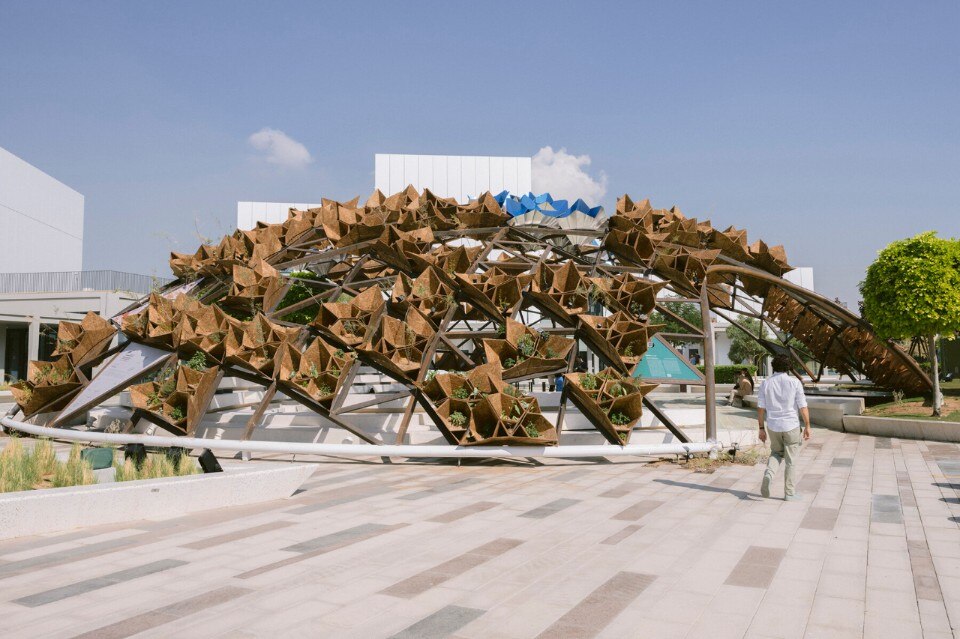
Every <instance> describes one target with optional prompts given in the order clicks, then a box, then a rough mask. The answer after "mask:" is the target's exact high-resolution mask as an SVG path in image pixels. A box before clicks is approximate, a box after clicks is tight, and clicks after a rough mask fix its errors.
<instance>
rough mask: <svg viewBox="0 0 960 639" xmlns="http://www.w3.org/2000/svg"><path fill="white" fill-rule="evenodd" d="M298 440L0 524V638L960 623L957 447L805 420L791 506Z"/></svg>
mask: <svg viewBox="0 0 960 639" xmlns="http://www.w3.org/2000/svg"><path fill="white" fill-rule="evenodd" d="M298 461H303V460H302V459H298ZM315 461H316V465H317V472H316V473H315V474H314V475H313V477H311V479H310V480H309V481H308V482H307V483H306V484H305V485H304V487H303V490H302V491H301V492H299V493H298V494H296V495H295V496H293V497H292V498H290V499H287V500H282V501H277V502H271V503H265V504H258V505H255V506H244V507H239V508H230V509H220V510H213V511H209V512H205V513H201V514H198V515H192V516H189V517H179V518H176V519H170V520H165V521H136V522H129V523H128V524H125V525H111V526H104V527H101V528H97V529H88V530H82V531H71V532H69V533H64V534H60V535H50V536H45V537H36V538H24V539H17V540H12V541H7V542H0V630H2V636H3V637H14V638H17V637H45V638H46V637H91V638H92V637H97V638H105V637H107V638H109V637H116V638H122V637H133V636H136V637H155V638H159V637H171V636H181V637H194V636H203V637H231V638H234V637H267V638H269V639H276V638H277V637H355V638H358V639H359V638H363V639H367V638H378V637H383V638H388V637H404V638H410V639H412V638H417V637H424V638H431V639H440V638H446V637H449V638H451V639H480V638H483V639H489V638H497V637H500V638H505V639H507V638H508V639H520V638H525V637H573V638H577V637H583V638H592V637H598V638H606V639H613V638H621V637H658V638H660V637H690V638H695V637H711V638H713V637H756V638H758V639H759V638H762V637H767V638H770V637H784V638H788V637H811V638H815V637H851V638H852V637H880V638H886V637H898V638H899V637H923V638H927V639H946V638H948V637H955V636H957V635H956V634H955V633H956V632H957V631H958V629H960V479H958V468H960V447H958V446H955V445H952V444H937V443H932V442H931V443H925V442H918V441H907V440H898V439H874V438H870V437H860V436H855V435H849V434H848V435H844V434H840V433H834V432H831V431H827V430H823V429H816V430H815V431H814V442H813V445H807V446H804V448H803V451H802V454H801V461H800V476H799V484H798V486H799V487H798V490H799V491H800V492H802V493H803V494H804V495H805V499H804V501H800V502H789V503H788V502H783V501H782V500H775V499H771V500H765V499H762V498H761V497H760V495H759V482H760V478H761V475H762V471H763V469H762V468H761V467H746V466H727V467H724V468H721V469H719V470H718V471H717V472H716V473H713V474H698V473H693V472H690V471H687V470H684V469H682V468H679V467H677V466H675V465H672V464H648V463H641V462H637V461H633V460H621V459H618V460H610V461H609V462H608V463H595V462H589V463H584V462H575V461H567V460H551V461H545V462H544V463H543V464H541V465H527V464H522V463H489V462H488V463H464V464H463V465H462V466H460V467H458V466H457V465H456V464H455V463H440V462H438V463H435V464H433V463H428V464H425V463H398V462H397V461H396V460H395V461H394V463H392V464H381V463H357V462H350V461H331V460H329V459H317V460H315ZM781 491H782V488H781ZM774 494H777V493H776V492H775V493H774ZM781 494H782V493H781Z"/></svg>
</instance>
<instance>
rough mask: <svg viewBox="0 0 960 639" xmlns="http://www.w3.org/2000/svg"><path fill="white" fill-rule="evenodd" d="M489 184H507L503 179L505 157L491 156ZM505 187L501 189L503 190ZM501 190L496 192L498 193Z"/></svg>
mask: <svg viewBox="0 0 960 639" xmlns="http://www.w3.org/2000/svg"><path fill="white" fill-rule="evenodd" d="M487 184H505V182H504V179H503V158H490V177H489V178H488V179H487ZM502 190H503V189H500V191H502ZM500 191H497V192H496V193H494V195H496V194H497V193H499V192H500Z"/></svg>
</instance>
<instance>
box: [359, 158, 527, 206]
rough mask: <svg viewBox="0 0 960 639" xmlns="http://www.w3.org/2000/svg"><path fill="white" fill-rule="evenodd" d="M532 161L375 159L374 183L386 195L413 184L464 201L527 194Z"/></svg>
mask: <svg viewBox="0 0 960 639" xmlns="http://www.w3.org/2000/svg"><path fill="white" fill-rule="evenodd" d="M532 171H533V158H521V157H491V156H485V155H480V156H476V155H401V154H391V153H377V154H376V155H375V156H374V184H375V187H376V188H378V189H380V190H381V191H383V192H384V193H386V194H387V195H389V194H391V193H396V192H398V191H402V190H403V189H405V188H407V185H408V184H412V185H413V186H414V188H416V189H417V190H418V191H422V190H423V189H430V190H431V191H433V193H434V194H436V195H438V196H440V197H452V198H455V199H456V200H457V202H467V201H469V200H470V198H475V197H477V196H478V195H480V194H481V193H483V192H485V191H490V192H491V193H493V194H494V195H496V194H497V193H500V192H501V191H509V192H511V193H514V194H526V193H529V192H530V191H531V190H532V189H533V186H532V182H533V180H532Z"/></svg>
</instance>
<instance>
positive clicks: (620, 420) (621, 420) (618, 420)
mask: <svg viewBox="0 0 960 639" xmlns="http://www.w3.org/2000/svg"><path fill="white" fill-rule="evenodd" d="M610 423H611V424H613V425H614V426H626V425H627V424H629V423H630V418H629V417H627V416H626V415H624V414H623V413H621V412H616V413H610Z"/></svg>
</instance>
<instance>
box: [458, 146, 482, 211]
mask: <svg viewBox="0 0 960 639" xmlns="http://www.w3.org/2000/svg"><path fill="white" fill-rule="evenodd" d="M479 160H480V158H478V157H477V156H475V155H464V156H461V157H460V167H461V169H460V170H461V171H462V173H461V174H460V197H459V198H457V200H459V201H460V202H466V201H467V200H469V199H470V196H472V195H476V192H477V164H478V163H479Z"/></svg>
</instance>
